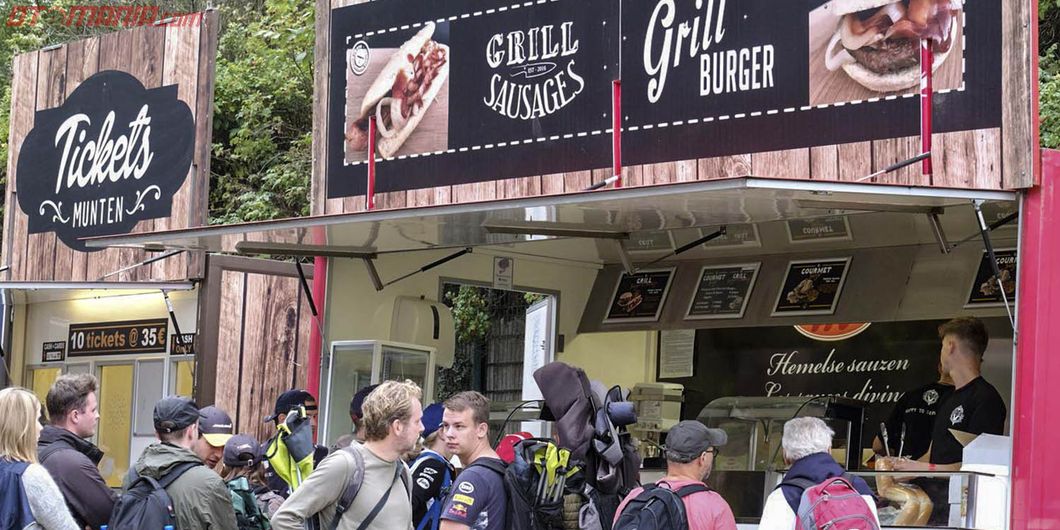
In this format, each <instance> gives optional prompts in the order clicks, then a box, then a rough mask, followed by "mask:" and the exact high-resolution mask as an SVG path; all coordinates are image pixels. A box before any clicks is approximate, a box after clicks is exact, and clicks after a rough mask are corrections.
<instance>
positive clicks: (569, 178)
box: [312, 0, 1036, 215]
mask: <svg viewBox="0 0 1060 530" xmlns="http://www.w3.org/2000/svg"><path fill="white" fill-rule="evenodd" d="M363 1H364V0H317V3H316V5H317V18H316V24H317V28H316V29H317V42H316V55H315V58H314V64H315V70H314V75H315V78H314V85H315V90H314V91H315V98H314V99H315V103H314V109H313V112H314V120H313V121H314V124H315V127H314V131H313V153H314V164H313V182H312V183H313V186H312V202H313V207H312V211H313V214H315V215H319V214H333V213H348V212H357V211H362V210H364V209H365V197H364V196H363V195H362V196H357V197H346V198H341V199H326V198H325V197H326V196H327V195H326V189H325V173H326V145H325V141H324V134H325V130H326V122H327V119H326V117H327V110H328V109H327V105H328V74H329V60H328V49H329V45H330V43H329V41H328V35H329V34H330V21H331V19H330V15H331V9H334V8H339V7H344V6H346V5H350V4H357V3H361V2H363ZM1004 4H1005V9H1004V13H1005V20H1004V26H1005V28H1006V29H1005V33H1006V35H1007V37H1006V40H1005V42H1006V43H1007V44H1006V48H1005V54H1004V56H1005V58H1006V60H1005V67H1004V71H1003V79H1005V80H1006V83H1005V86H1004V100H1005V102H1006V103H1005V105H1004V107H1003V112H1002V114H1003V126H1004V130H1005V131H1006V132H1005V141H1002V129H1001V128H993V129H984V130H975V131H961V132H954V133H946V134H935V135H934V136H933V137H932V141H933V144H934V146H933V147H934V149H933V152H934V156H933V164H934V171H935V174H934V176H933V178H932V179H930V180H928V179H925V178H924V177H923V176H922V175H921V174H920V165H919V164H916V165H913V166H909V167H907V168H905V169H902V170H899V171H896V172H894V173H891V174H888V175H885V176H883V177H880V178H878V179H874V181H875V182H881V183H892V184H908V185H918V186H943V187H958V188H985V189H1015V188H1025V187H1029V186H1030V185H1032V183H1033V181H1032V180H1031V178H1032V174H1031V155H1032V152H1033V148H1032V146H1033V145H1034V143H1035V141H1036V140H1032V139H1031V136H1030V129H1031V126H1030V115H1031V113H1030V110H1029V107H1028V105H1029V103H1028V100H1029V98H1028V97H1027V95H1028V94H1030V89H1029V86H1030V82H1031V78H1032V73H1031V71H1030V66H1029V65H1030V62H1029V61H1030V53H1031V51H1030V44H1029V42H1030V41H1029V30H1028V28H1027V23H1026V21H1027V20H1029V17H1030V14H1029V9H1030V8H1029V4H1028V3H1026V2H1005V3H1004ZM1020 94H1022V95H1023V96H1022V97H1020V96H1019V95H1020ZM919 152H920V140H919V137H907V138H892V139H886V140H878V141H869V142H857V143H850V144H842V145H828V146H822V147H812V148H804V149H792V150H785V151H776V152H764V153H749V154H739V155H732V156H725V157H717V158H703V159H697V160H683V161H677V162H667V163H662V164H651V165H644V166H634V167H626V168H623V177H624V184H625V185H626V186H646V185H653V184H667V183H671V182H683V181H689V180H710V179H718V178H727V177H742V176H749V175H753V176H758V177H772V178H793V179H811V180H834V181H847V182H849V181H855V180H857V179H859V178H860V177H862V176H865V175H868V174H870V173H872V172H874V171H877V170H880V169H883V168H885V167H887V166H889V165H891V164H893V163H895V162H898V161H901V160H906V159H908V158H911V157H913V156H915V155H917V154H918V153H919ZM1004 167H1007V168H1009V169H1008V170H1007V171H1003V168H1004ZM609 174H610V169H609V168H601V169H597V170H593V171H579V172H572V173H561V174H554V175H538V176H530V177H523V178H513V179H505V180H495V181H488V182H482V183H476V184H464V185H458V186H441V187H435V188H426V189H420V190H410V191H400V192H393V193H380V194H377V195H376V198H375V200H376V207H377V208H380V209H383V208H413V207H420V206H431V205H439V204H452V203H463V202H471V201H482V200H494V199H507V198H517V197H526V196H534V195H551V194H560V193H573V192H578V191H583V190H584V189H585V188H586V187H588V186H589V185H590V184H591V183H593V182H599V181H601V180H603V179H605V178H607V176H609Z"/></svg>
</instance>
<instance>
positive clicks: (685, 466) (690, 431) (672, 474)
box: [614, 420, 736, 530]
mask: <svg viewBox="0 0 1060 530" xmlns="http://www.w3.org/2000/svg"><path fill="white" fill-rule="evenodd" d="M726 442H728V436H727V435H726V434H725V431H723V430H721V429H708V428H707V427H706V426H705V425H703V424H702V423H700V422H698V421H693V420H685V421H682V422H680V423H678V424H677V425H675V426H674V427H673V428H671V429H670V431H669V432H668V433H667V434H666V476H665V477H663V478H662V479H660V480H659V481H658V482H656V483H655V484H654V485H651V484H649V485H648V486H645V487H638V488H636V489H634V490H633V491H631V492H629V495H627V496H626V498H625V499H623V500H622V503H621V504H619V505H618V510H617V511H616V513H615V524H614V527H615V528H626V527H630V528H632V527H635V526H637V524H636V521H637V520H638V516H639V514H638V513H636V512H644V511H646V510H639V508H640V507H642V506H643V505H644V501H646V500H647V498H648V497H650V496H651V490H653V489H656V488H665V489H668V490H670V491H673V492H674V493H676V494H677V495H678V497H681V500H682V501H683V504H684V507H685V518H686V520H687V522H688V526H687V528H688V530H736V518H735V517H733V515H732V509H731V508H729V503H727V502H725V499H723V498H722V497H721V495H718V493H717V492H716V491H713V490H711V489H709V488H707V487H706V486H705V485H704V481H706V480H707V477H708V476H710V471H711V470H712V469H713V468H714V457H715V456H717V454H718V448H719V447H721V446H723V445H725V443H726ZM645 491H647V493H644V492H645ZM642 494H644V495H645V497H643V498H642V499H638V498H637V497H639V496H641V495H642ZM630 503H633V505H632V506H630V507H629V510H628V511H629V513H623V512H624V511H626V506H627V505H629V504H630ZM620 521H621V522H622V525H620V524H619V522H620ZM627 523H628V524H627Z"/></svg>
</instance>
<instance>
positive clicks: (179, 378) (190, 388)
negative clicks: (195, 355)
mask: <svg viewBox="0 0 1060 530" xmlns="http://www.w3.org/2000/svg"><path fill="white" fill-rule="evenodd" d="M169 388H170V391H169V393H170V394H176V395H178V396H190V395H192V394H193V393H194V391H195V361H193V360H191V359H190V358H189V359H186V360H174V361H171V363H170V367H169Z"/></svg>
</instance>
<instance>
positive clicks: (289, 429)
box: [262, 388, 327, 498]
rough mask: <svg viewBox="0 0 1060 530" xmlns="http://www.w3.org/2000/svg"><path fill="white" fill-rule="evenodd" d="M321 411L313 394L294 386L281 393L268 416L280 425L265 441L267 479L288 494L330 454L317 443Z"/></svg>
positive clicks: (277, 490) (278, 492) (271, 484)
mask: <svg viewBox="0 0 1060 530" xmlns="http://www.w3.org/2000/svg"><path fill="white" fill-rule="evenodd" d="M318 414H319V410H318V408H317V400H316V398H315V397H313V394H310V393H309V392H308V391H307V390H303V389H300V388H294V389H291V390H287V391H285V392H284V393H282V394H280V396H279V397H277V398H276V406H275V407H274V408H273V413H272V414H271V415H269V416H266V417H265V422H273V424H274V425H275V426H276V435H275V436H273V437H272V438H271V439H270V440H269V441H267V442H266V443H265V459H264V462H262V463H263V465H264V468H265V480H266V482H268V484H269V488H270V489H272V491H274V492H275V493H276V494H278V495H281V496H283V497H284V498H286V497H287V496H288V495H290V494H291V492H292V491H294V490H295V488H297V487H298V486H299V485H300V484H301V483H302V481H304V480H305V479H306V478H308V476H309V474H310V473H312V472H313V469H314V467H315V466H316V465H317V464H319V463H320V461H321V460H323V459H324V457H325V456H327V448H325V447H320V446H317V445H316V439H317V415H318Z"/></svg>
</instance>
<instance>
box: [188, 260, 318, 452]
mask: <svg viewBox="0 0 1060 530" xmlns="http://www.w3.org/2000/svg"><path fill="white" fill-rule="evenodd" d="M209 261H210V267H209V275H208V277H207V280H206V282H207V285H206V286H205V288H204V289H203V297H204V299H203V304H202V307H203V312H202V313H201V314H200V320H203V322H200V325H203V324H209V326H210V327H209V328H207V327H202V328H200V329H204V330H208V331H207V332H206V333H205V334H204V335H203V337H202V341H203V344H204V348H203V351H202V354H201V356H200V363H201V364H202V365H203V366H202V367H201V371H200V372H199V373H200V374H203V375H204V377H206V378H207V379H208V381H203V383H204V384H202V385H200V388H199V389H198V391H197V396H196V397H197V398H198V399H199V400H200V401H201V402H202V403H215V404H216V405H217V406H219V407H221V408H222V409H224V410H226V411H227V412H228V413H229V414H230V415H231V416H232V418H233V420H234V421H235V422H236V428H237V432H240V433H246V434H250V435H252V436H255V437H257V438H258V439H264V438H265V437H267V436H270V435H271V434H273V431H272V427H271V426H269V425H266V424H263V423H262V418H264V417H265V416H267V415H269V414H272V408H273V404H274V403H275V401H276V397H277V396H279V394H280V393H281V392H283V391H284V390H287V389H290V388H305V386H306V380H307V377H308V372H307V369H308V367H307V365H306V363H307V359H308V348H309V333H310V329H312V326H313V317H312V313H311V311H310V309H309V303H308V301H307V299H306V297H305V296H304V294H303V291H302V289H301V286H300V285H299V280H298V277H297V272H296V270H295V268H294V265H293V264H292V263H287V262H274V261H265V260H256V259H249V258H238V257H231V256H213V257H210V258H209ZM306 274H307V276H308V277H309V278H311V277H312V266H307V267H306ZM310 281H311V280H310Z"/></svg>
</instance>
